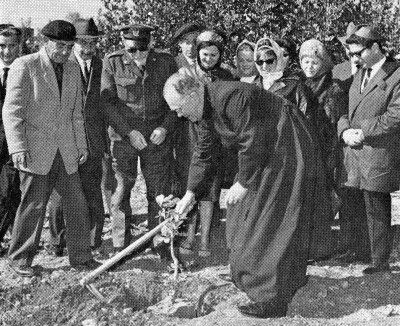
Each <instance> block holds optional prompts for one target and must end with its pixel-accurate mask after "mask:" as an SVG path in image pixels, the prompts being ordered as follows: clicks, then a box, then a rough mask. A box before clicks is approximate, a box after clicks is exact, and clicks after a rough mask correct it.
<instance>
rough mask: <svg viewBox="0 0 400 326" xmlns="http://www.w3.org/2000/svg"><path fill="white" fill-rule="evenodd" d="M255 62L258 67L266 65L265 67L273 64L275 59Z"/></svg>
mask: <svg viewBox="0 0 400 326" xmlns="http://www.w3.org/2000/svg"><path fill="white" fill-rule="evenodd" d="M255 62H256V64H257V65H258V66H262V65H263V64H264V63H266V64H267V65H272V64H273V63H274V62H275V59H267V60H257V61H255Z"/></svg>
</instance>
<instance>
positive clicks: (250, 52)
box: [234, 40, 258, 84]
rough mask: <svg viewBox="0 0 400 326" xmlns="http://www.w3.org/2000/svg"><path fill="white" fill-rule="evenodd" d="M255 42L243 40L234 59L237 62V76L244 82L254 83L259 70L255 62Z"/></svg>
mask: <svg viewBox="0 0 400 326" xmlns="http://www.w3.org/2000/svg"><path fill="white" fill-rule="evenodd" d="M255 47H256V45H255V43H253V42H250V41H248V40H243V41H242V42H241V43H240V44H239V45H238V47H237V49H236V55H235V58H234V61H235V63H236V71H235V77H236V78H237V79H239V80H240V81H241V82H244V83H250V84H251V83H254V80H255V79H256V78H257V76H258V71H257V68H256V65H255V63H254V48H255Z"/></svg>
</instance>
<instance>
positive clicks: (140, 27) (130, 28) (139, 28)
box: [118, 24, 154, 42]
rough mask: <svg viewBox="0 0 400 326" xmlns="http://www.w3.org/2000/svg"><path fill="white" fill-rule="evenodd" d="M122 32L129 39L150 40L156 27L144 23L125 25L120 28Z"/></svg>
mask: <svg viewBox="0 0 400 326" xmlns="http://www.w3.org/2000/svg"><path fill="white" fill-rule="evenodd" d="M118 30H120V31H121V32H122V36H123V37H124V38H126V39H128V40H135V41H142V42H149V41H150V33H151V32H152V31H154V27H152V26H149V25H144V24H132V25H125V26H121V27H119V28H118Z"/></svg>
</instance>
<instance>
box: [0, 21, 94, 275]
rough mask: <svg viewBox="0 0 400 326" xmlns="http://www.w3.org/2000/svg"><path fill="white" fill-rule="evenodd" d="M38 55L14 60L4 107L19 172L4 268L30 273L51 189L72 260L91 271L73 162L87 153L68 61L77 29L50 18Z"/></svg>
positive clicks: (75, 72) (76, 78) (76, 79)
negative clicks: (7, 265) (61, 214)
mask: <svg viewBox="0 0 400 326" xmlns="http://www.w3.org/2000/svg"><path fill="white" fill-rule="evenodd" d="M42 34H43V36H44V45H43V47H42V48H41V50H40V51H39V52H38V53H34V54H30V55H27V56H24V57H21V58H18V59H16V60H15V61H14V63H13V64H12V66H11V69H10V76H9V79H8V82H7V95H6V98H5V102H4V107H3V121H4V129H5V133H6V137H7V143H8V149H9V152H10V154H11V157H12V160H13V163H14V166H15V167H16V168H18V169H19V170H20V172H19V173H20V181H21V192H22V199H21V204H20V206H19V207H18V211H17V215H16V218H15V223H14V227H13V232H12V239H11V244H10V249H9V253H8V254H9V260H10V266H11V267H12V268H13V269H14V271H15V272H17V273H18V274H20V275H21V276H32V275H33V274H34V270H33V269H32V267H31V265H32V261H33V259H34V256H35V254H36V252H37V249H38V244H39V240H40V234H41V231H42V227H43V219H44V215H45V207H46V203H47V201H48V199H49V195H50V193H51V191H52V190H53V189H54V188H55V189H57V191H58V192H59V194H60V195H61V197H62V205H63V209H64V211H65V215H64V216H65V219H66V242H67V248H68V254H69V262H70V265H71V266H73V267H75V268H85V269H86V268H94V267H96V265H98V264H96V262H95V261H94V260H93V259H92V255H91V251H90V230H89V219H88V214H87V204H86V200H85V197H84V195H83V192H82V186H81V181H80V178H79V173H78V166H79V165H80V164H83V163H84V162H85V161H86V159H87V156H88V149H87V143H86V134H85V128H84V121H83V114H82V102H83V100H82V85H81V84H82V83H81V75H80V70H79V65H77V64H76V63H75V62H73V61H71V60H69V56H70V54H71V51H72V48H73V45H74V41H75V37H76V30H75V27H74V26H73V25H72V24H71V23H69V22H66V21H63V20H54V21H51V22H50V23H48V24H47V25H46V26H45V27H43V29H42Z"/></svg>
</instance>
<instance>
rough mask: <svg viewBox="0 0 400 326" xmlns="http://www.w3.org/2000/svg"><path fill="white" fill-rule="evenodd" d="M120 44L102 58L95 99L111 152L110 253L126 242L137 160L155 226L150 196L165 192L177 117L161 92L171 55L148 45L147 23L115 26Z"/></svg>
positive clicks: (150, 224)
mask: <svg viewBox="0 0 400 326" xmlns="http://www.w3.org/2000/svg"><path fill="white" fill-rule="evenodd" d="M120 30H121V33H122V38H123V42H124V45H125V48H124V49H123V50H120V51H116V52H114V53H112V54H110V55H108V56H107V57H106V58H105V59H104V62H103V73H102V77H101V102H102V103H103V105H104V108H105V113H106V117H107V120H108V122H109V124H110V126H111V128H110V129H111V132H110V133H109V137H110V140H111V155H112V158H113V163H112V166H113V169H114V171H115V177H116V179H117V186H116V190H115V192H114V193H113V195H112V198H111V216H112V237H113V246H114V249H115V251H119V250H121V249H122V248H123V247H125V246H127V245H129V243H130V240H131V234H130V229H129V225H130V222H131V221H130V218H131V215H132V209H131V206H130V194H131V190H132V188H133V186H134V184H135V180H136V176H137V164H138V158H139V157H140V166H141V169H142V172H143V175H144V178H145V181H146V188H147V194H146V195H147V201H148V219H147V221H148V227H149V228H150V229H152V228H154V227H155V226H156V225H157V224H158V220H157V219H156V218H155V216H156V215H157V214H158V211H159V206H158V204H157V203H156V201H155V198H156V197H157V196H158V195H159V194H166V193H168V194H169V193H170V191H171V184H170V177H171V161H172V144H171V140H172V139H171V138H172V135H173V133H174V130H175V128H176V122H177V115H176V113H174V112H172V111H170V110H169V108H168V105H167V103H166V102H165V100H164V98H163V95H162V91H163V87H164V83H165V81H166V80H167V78H168V77H169V76H170V75H172V74H173V73H174V72H176V71H177V67H176V63H175V61H174V58H173V57H172V56H171V55H170V54H168V53H164V52H159V51H156V50H154V49H152V48H150V47H149V43H150V38H151V31H152V30H153V28H152V27H151V26H147V25H140V24H135V25H129V26H123V27H121V28H120Z"/></svg>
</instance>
